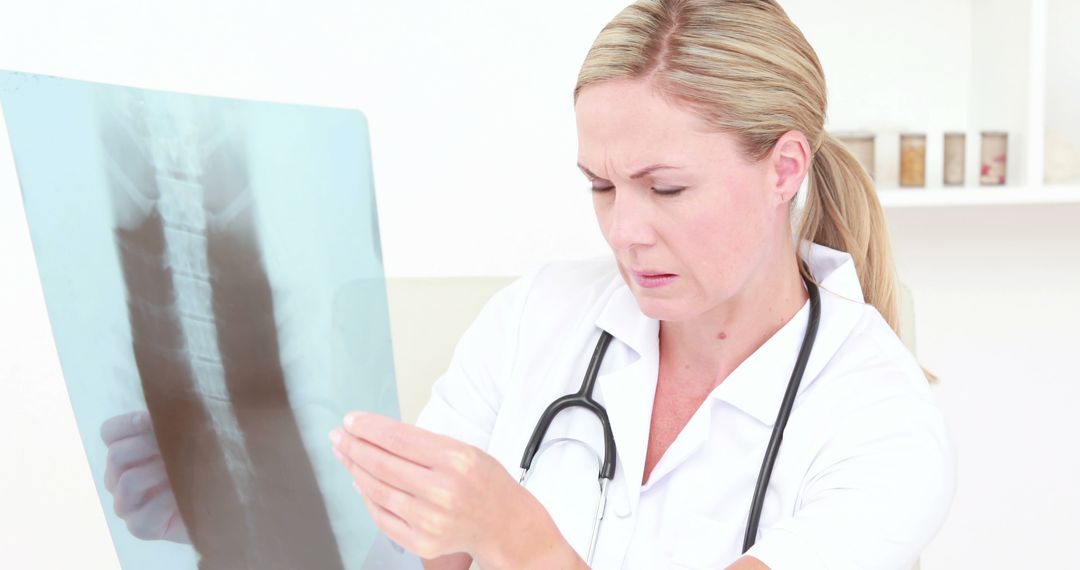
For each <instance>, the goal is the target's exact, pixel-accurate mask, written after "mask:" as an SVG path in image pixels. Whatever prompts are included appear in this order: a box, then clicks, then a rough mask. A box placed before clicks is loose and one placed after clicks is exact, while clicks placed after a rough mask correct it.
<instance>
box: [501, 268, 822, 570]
mask: <svg viewBox="0 0 1080 570" xmlns="http://www.w3.org/2000/svg"><path fill="white" fill-rule="evenodd" d="M804 282H805V283H806V289H807V292H808V293H809V295H810V316H809V320H808V322H807V324H806V332H805V334H804V336H803V341H802V345H801V346H800V347H799V355H798V357H797V358H796V361H795V367H794V369H792V371H791V378H790V379H789V380H788V385H787V390H786V391H785V392H784V398H783V400H782V401H781V404H780V410H779V412H778V413H777V417H776V422H775V423H774V424H773V429H772V434H771V436H770V437H769V443H768V445H767V446H766V448H765V457H764V458H763V459H762V462H761V469H760V471H759V472H758V479H757V483H756V484H755V485H754V496H753V499H752V501H751V503H750V512H749V514H748V516H747V521H746V534H745V535H744V537H743V549H742V551H743V552H744V553H745V552H746V551H747V550H749V549H750V547H752V546H753V545H754V541H755V539H756V537H757V531H758V525H759V523H760V521H761V511H762V508H763V506H764V501H765V493H766V491H767V490H768V486H769V480H770V479H771V478H772V471H773V466H774V465H775V463H776V457H777V455H778V454H779V452H780V443H781V442H782V440H783V437H784V428H785V427H786V426H787V422H788V418H789V417H790V416H791V410H792V407H793V406H794V404H795V397H796V395H797V394H798V392H799V385H800V384H801V383H802V377H803V374H804V373H805V371H806V364H807V362H808V361H809V359H810V353H811V351H812V350H813V347H814V341H815V340H816V338H817V331H818V327H819V325H820V321H821V295H820V292H819V291H818V287H817V284H815V283H814V282H813V280H811V279H804ZM611 339H612V336H611V334H610V333H609V332H607V331H604V330H602V331H601V333H600V338H599V340H597V342H596V348H594V349H593V354H592V358H590V360H589V365H588V368H587V369H586V371H585V378H584V380H582V382H581V387H580V388H579V389H578V391H577V392H575V393H573V394H568V395H566V396H562V397H561V398H558V399H556V400H555V401H554V402H552V403H551V404H550V405H548V407H547V408H545V409H544V412H543V414H541V416H540V420H539V421H537V423H536V427H535V428H534V429H533V432H532V436H531V437H530V438H529V443H528V445H526V446H525V452H524V453H523V454H522V457H521V476H520V478H519V479H518V481H519V482H520V483H521V484H523V485H524V484H525V481H526V479H527V478H528V474H529V470H530V468H531V467H532V462H533V459H534V458H535V457H536V455H537V454H538V451H539V450H540V448H541V444H542V443H543V440H544V435H545V434H546V433H547V430H548V428H549V427H550V426H551V422H552V421H553V420H554V419H555V416H557V415H558V414H559V412H561V411H563V410H565V409H567V408H572V407H581V408H585V409H587V410H589V411H591V412H593V414H595V415H596V417H597V419H599V420H600V425H601V427H602V428H603V431H604V459H603V461H602V462H601V464H600V472H599V476H598V482H599V485H600V498H599V499H598V500H597V512H596V516H595V518H594V519H593V528H592V537H591V540H590V542H589V551H588V557H587V559H586V563H587V564H589V565H591V564H592V559H593V554H594V551H595V549H596V539H597V536H598V534H599V531H600V522H601V521H602V520H603V518H604V511H605V509H606V507H607V491H608V483H609V482H610V481H611V479H612V477H614V475H615V457H616V455H615V437H614V435H613V433H612V431H611V422H610V421H609V420H608V415H607V410H606V409H604V407H603V406H602V405H600V403H599V402H597V401H596V400H594V399H593V397H592V391H593V386H594V385H595V384H596V377H597V375H598V374H599V371H600V364H601V363H602V362H603V359H604V354H605V353H606V352H607V349H608V346H609V345H610V344H611Z"/></svg>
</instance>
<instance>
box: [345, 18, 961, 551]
mask: <svg viewBox="0 0 1080 570" xmlns="http://www.w3.org/2000/svg"><path fill="white" fill-rule="evenodd" d="M574 97H575V111H576V115H577V128H578V136H579V167H580V168H581V170H582V171H583V172H584V173H585V175H586V176H587V177H588V178H589V179H590V181H591V184H592V191H593V197H594V206H595V209H596V215H597V220H598V222H599V225H600V229H601V231H602V233H603V235H604V238H605V239H606V241H607V243H608V244H609V245H610V247H611V250H612V253H613V259H606V260H601V261H589V262H575V263H563V264H551V265H548V266H547V267H545V268H543V269H542V270H540V271H538V272H536V273H534V274H532V275H529V276H526V277H524V278H522V279H521V280H519V281H517V282H516V283H515V284H514V285H512V286H511V287H509V288H508V289H506V290H504V291H503V292H501V293H499V294H498V295H497V296H496V297H495V298H494V299H493V300H492V301H491V302H490V303H489V304H488V305H487V307H485V309H484V310H483V312H482V313H481V315H480V316H479V317H478V319H477V320H476V322H475V323H474V324H473V326H472V327H471V328H470V330H469V331H468V332H467V333H466V335H465V336H464V337H463V338H462V340H461V341H460V343H459V345H458V347H457V350H456V352H455V355H454V359H453V362H452V363H451V366H450V369H449V370H448V371H447V372H446V374H445V375H444V376H443V377H441V378H440V379H439V380H438V382H437V383H436V384H435V387H434V390H433V393H432V399H431V401H430V402H429V404H428V405H427V407H426V408H425V409H424V411H423V412H422V414H421V416H420V418H419V420H418V422H417V426H418V427H413V426H407V425H403V424H400V423H397V422H394V421H392V420H388V419H386V418H381V417H377V416H372V415H370V414H360V413H354V414H350V415H349V416H347V417H346V425H345V426H344V428H343V429H339V430H335V431H334V432H333V433H332V434H331V439H332V440H333V441H334V445H335V451H336V453H337V455H338V457H339V459H340V460H341V461H342V462H343V463H344V464H345V465H346V467H347V468H348V469H349V470H350V472H351V473H352V475H353V477H354V478H355V482H356V487H357V489H358V490H359V492H360V493H361V494H362V495H363V497H364V500H365V502H366V504H367V506H368V508H369V509H370V511H371V513H372V515H373V517H374V519H375V522H376V524H377V525H378V527H379V528H380V529H381V530H382V531H383V532H385V533H386V534H387V535H388V536H389V537H390V538H391V539H393V540H394V541H396V542H397V543H399V544H401V545H402V546H404V547H405V548H407V549H409V550H411V551H413V552H416V553H418V554H420V555H421V556H423V557H425V558H427V559H430V560H429V561H428V562H427V563H426V567H427V568H465V567H467V566H468V564H469V562H470V560H471V559H475V560H476V561H477V562H478V563H479V565H480V566H481V567H485V568H487V567H491V568H577V567H585V566H586V563H585V560H584V559H585V558H587V557H588V553H589V550H591V548H590V543H591V532H590V531H591V524H592V520H593V519H592V514H593V511H592V509H593V508H594V507H593V505H594V504H595V500H596V495H597V490H596V480H595V479H592V477H595V473H596V467H597V463H596V460H595V459H594V458H593V456H592V455H590V453H588V452H583V451H582V449H583V448H584V447H590V448H592V449H593V450H596V451H595V452H596V453H599V452H601V451H602V449H603V447H602V440H601V439H600V431H599V428H598V423H597V422H596V418H595V417H591V416H589V414H588V413H587V412H584V411H582V413H581V414H578V415H575V414H568V415H567V416H566V417H560V419H558V420H556V421H555V422H554V423H553V424H552V427H551V429H550V430H549V431H548V433H547V437H546V440H549V441H556V442H557V443H556V444H555V445H553V446H551V447H550V448H549V449H548V451H546V452H545V453H544V454H542V455H541V456H538V458H537V459H536V462H535V464H534V467H535V474H531V475H530V478H529V481H528V487H523V486H522V485H519V483H518V481H517V479H516V478H515V477H514V476H512V475H511V474H510V473H511V472H514V473H516V472H517V466H518V462H519V461H520V460H521V453H522V451H523V449H524V448H525V446H526V443H527V441H528V440H529V436H530V434H531V432H532V430H533V427H534V425H535V423H536V422H537V420H538V419H539V417H540V415H541V413H542V412H543V410H544V408H545V407H546V406H547V405H548V404H549V403H550V402H551V401H552V400H554V399H556V398H558V397H560V396H562V395H565V394H569V393H572V392H575V391H576V390H577V389H578V385H579V383H580V382H581V375H582V373H583V372H584V370H585V368H586V365H587V363H588V360H589V357H590V356H591V353H592V349H593V345H594V343H596V341H597V338H598V337H599V336H600V334H601V331H607V332H608V333H610V334H611V335H612V337H613V340H612V341H611V345H610V347H609V349H608V352H607V356H606V357H605V359H604V361H603V365H602V367H601V369H600V376H599V379H598V381H597V385H596V394H595V397H596V399H597V400H598V401H599V402H600V403H601V404H603V405H604V406H605V407H606V408H607V413H608V415H609V417H610V421H611V425H612V429H613V431H614V438H615V446H616V449H617V462H616V472H615V477H614V478H613V479H612V481H611V486H610V489H609V491H608V499H607V504H606V507H605V508H604V518H603V521H602V523H601V524H600V527H599V534H598V536H597V539H596V544H595V554H594V555H593V556H594V558H593V560H592V565H593V566H594V567H597V568H618V567H629V568H666V567H699V568H721V567H728V568H738V569H751V568H772V569H774V570H777V569H783V568H860V569H862V568H910V567H911V566H912V564H914V563H915V562H916V560H917V557H918V555H919V552H920V550H921V549H922V548H923V547H924V546H925V545H926V543H927V542H929V540H930V539H931V537H932V536H933V535H934V533H935V532H936V531H937V529H938V527H939V526H940V525H941V523H942V521H943V519H944V517H945V514H946V511H947V509H948V505H949V503H950V501H951V497H952V493H953V485H954V463H953V454H952V450H951V448H950V445H949V441H948V437H947V435H946V433H945V429H944V426H943V422H942V419H941V416H940V413H939V411H938V410H937V408H936V407H935V406H934V404H933V401H932V399H931V396H930V393H929V389H928V386H927V375H925V374H924V372H923V371H922V370H921V369H920V367H919V366H918V365H917V363H916V362H915V360H914V358H913V357H912V355H911V354H910V352H908V351H907V350H906V349H905V348H904V347H903V345H902V344H901V342H900V341H899V339H898V338H897V336H896V333H895V331H896V330H897V316H896V313H897V309H896V299H895V277H894V275H893V267H892V261H891V257H890V252H889V245H888V238H887V235H886V231H885V225H884V221H883V215H882V211H881V207H880V205H879V204H878V201H877V198H876V197H875V191H874V187H873V185H872V183H871V181H870V179H869V177H868V176H867V174H866V173H865V171H864V170H862V169H861V167H860V166H859V165H858V164H857V162H856V161H855V160H854V158H853V157H852V156H851V155H850V154H849V153H848V152H847V151H846V150H844V149H843V147H842V146H841V145H840V144H839V143H838V142H837V141H836V140H835V139H834V138H832V137H830V136H829V135H828V134H827V133H826V132H824V130H823V124H824V120H825V112H826V89H825V82H824V74H823V72H822V69H821V65H820V63H819V61H818V59H817V57H816V55H815V53H814V51H813V50H812V49H811V47H810V46H809V45H808V44H807V42H806V40H805V38H804V37H803V36H802V34H801V32H800V31H799V30H798V28H796V27H795V25H794V24H792V22H791V21H790V20H789V19H788V17H787V15H786V14H785V13H784V11H783V10H782V9H781V8H780V6H778V5H777V4H776V3H775V2H774V1H773V0H685V1H682V0H639V1H638V2H635V3H634V4H633V5H631V6H629V7H628V8H626V9H625V10H623V11H622V12H621V13H619V14H618V15H617V16H616V17H615V19H614V20H612V21H611V23H609V24H608V25H607V26H606V27H605V28H604V29H603V31H602V32H601V33H600V35H599V37H598V38H597V39H596V41H595V43H594V44H593V47H592V49H591V50H590V51H589V53H588V56H587V57H586V60H585V63H584V65H583V66H582V69H581V73H580V75H579V78H578V83H577V87H576V88H575V91H574ZM807 176H810V181H809V182H810V183H809V194H808V196H807V199H806V206H805V209H804V212H803V215H802V218H801V221H800V223H799V225H798V229H797V232H794V233H793V231H792V229H791V223H790V220H791V214H792V212H793V209H792V204H793V201H794V198H795V195H796V193H797V192H798V190H799V188H800V185H801V183H802V182H803V180H804V179H805V178H806V177H807ZM800 260H802V261H803V262H805V264H806V266H807V267H805V268H803V267H802V266H801V264H800ZM804 278H805V279H806V280H808V281H809V282H810V283H811V284H816V285H817V286H819V288H820V296H821V308H820V311H821V313H820V315H821V316H820V325H819V329H818V331H817V337H816V342H814V344H813V348H812V351H811V353H810V357H809V360H808V362H807V365H806V370H805V373H804V376H803V379H802V382H801V385H800V387H799V391H798V395H797V397H796V399H795V402H794V409H793V411H792V412H791V415H790V420H789V421H788V423H787V427H786V430H785V431H784V439H783V446H782V447H781V448H780V453H779V456H778V458H777V460H776V463H775V467H774V470H773V472H772V477H771V479H770V483H769V486H768V492H767V493H766V495H765V497H766V498H765V503H764V508H763V511H762V514H761V521H760V526H759V529H758V532H757V533H754V536H753V537H752V538H754V539H755V541H754V545H753V546H752V547H751V548H750V549H749V550H748V551H746V552H745V553H743V552H742V548H741V547H742V541H743V531H744V528H745V526H746V524H747V514H746V513H747V509H748V507H749V505H750V501H751V495H752V493H753V486H754V483H755V481H756V478H757V476H758V473H759V469H760V467H761V459H762V456H763V454H764V451H765V447H766V444H767V442H768V440H769V436H770V433H771V430H772V427H773V423H774V422H775V420H776V415H777V410H778V408H779V406H780V402H781V399H782V397H783V393H784V390H785V388H786V385H787V379H788V377H789V375H790V374H791V372H790V371H791V370H792V366H793V365H794V363H795V360H796V355H797V354H798V352H799V349H800V346H801V345H800V343H801V341H802V338H803V333H804V331H805V330H806V328H807V325H808V322H809V310H810V307H809V302H808V299H809V295H810V294H809V292H808V287H807V286H806V285H804ZM432 432H435V433H432ZM562 437H566V438H571V439H574V440H583V441H584V442H585V443H586V444H587V445H586V446H581V445H573V444H568V443H567V444H564V443H565V442H564V441H563V440H562V439H560V438H562ZM541 479H543V480H542V481H541ZM583 485H588V486H591V489H590V488H589V487H583ZM589 493H591V495H590V494H589Z"/></svg>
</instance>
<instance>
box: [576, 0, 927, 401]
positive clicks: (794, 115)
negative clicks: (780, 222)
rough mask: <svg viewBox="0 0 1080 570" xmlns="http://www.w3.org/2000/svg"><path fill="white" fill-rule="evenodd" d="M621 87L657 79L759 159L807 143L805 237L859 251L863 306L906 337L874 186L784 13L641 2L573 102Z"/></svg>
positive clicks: (720, 1) (713, 0)
mask: <svg viewBox="0 0 1080 570" xmlns="http://www.w3.org/2000/svg"><path fill="white" fill-rule="evenodd" d="M622 78H642V79H648V80H650V81H651V82H652V83H653V84H654V85H655V87H656V90H657V92H658V93H659V94H660V95H661V96H663V97H665V98H667V99H669V100H671V101H673V102H676V103H679V104H681V105H683V106H685V107H687V108H689V109H690V110H692V111H694V112H695V113H696V114H697V115H699V116H700V117H701V118H702V119H703V120H704V121H705V122H706V123H707V124H708V125H710V126H711V127H713V128H715V129H716V130H717V131H720V132H726V133H730V134H732V135H734V136H735V137H736V139H737V140H738V141H739V145H740V148H741V150H742V152H743V153H744V155H745V156H746V157H747V158H748V159H750V160H752V161H755V162H756V161H759V160H761V159H763V158H765V156H766V155H767V154H768V153H769V152H770V151H771V150H772V148H773V145H775V144H776V141H777V140H778V139H779V138H780V136H781V135H783V134H784V133H786V132H788V131H792V130H795V131H799V132H801V133H802V134H803V135H804V136H806V139H807V141H809V142H810V145H811V150H812V152H813V165H812V167H811V169H810V171H811V174H810V184H809V192H808V194H807V197H806V205H805V206H804V208H803V214H802V218H801V220H800V221H799V225H798V230H797V233H798V236H799V238H801V239H804V240H807V241H810V242H814V243H818V244H821V245H824V246H827V247H830V248H833V249H837V250H841V251H845V252H847V253H849V254H851V257H852V259H853V260H854V262H855V269H856V272H857V273H858V276H859V282H860V283H861V284H862V292H863V298H864V299H865V301H866V302H867V303H870V304H871V305H873V306H874V307H875V308H876V309H877V310H878V312H879V313H881V316H882V317H884V319H885V321H886V322H887V323H888V324H889V326H890V327H892V329H893V331H895V332H896V333H897V334H899V316H898V313H899V311H898V308H897V286H896V276H895V271H894V268H893V260H892V252H891V248H890V246H889V238H888V234H887V233H886V228H885V215H884V212H883V211H882V208H881V204H880V202H879V201H878V198H877V192H876V190H875V188H874V183H873V181H872V180H871V179H870V176H869V175H868V174H867V173H866V170H865V169H864V168H863V167H862V165H860V164H859V162H858V161H857V160H856V159H855V157H854V156H852V154H851V153H850V152H848V150H847V149H846V148H845V147H844V146H843V144H842V143H840V142H839V141H838V140H837V139H835V138H834V137H832V136H831V135H829V134H828V133H827V132H825V130H824V124H825V109H826V103H827V97H826V89H825V74H824V72H823V71H822V68H821V62H820V61H818V57H817V54H816V53H814V50H813V48H811V47H810V44H809V43H808V42H807V41H806V38H805V37H803V35H802V32H801V31H800V30H799V28H798V27H796V26H795V24H794V23H792V22H791V19H790V18H788V16H787V13H786V12H784V10H783V8H781V7H780V5H779V4H777V3H776V2H775V1H774V0H638V1H637V2H634V3H633V4H631V5H630V6H627V7H626V8H624V9H623V10H622V11H621V12H619V14H618V15H616V16H615V18H614V19H613V20H612V21H611V22H609V23H608V24H607V25H606V26H605V27H604V29H603V30H601V32H600V34H599V35H598V36H597V38H596V40H595V41H594V42H593V45H592V47H591V48H590V49H589V53H588V55H587V56H586V57H585V62H584V63H583V64H582V66H581V72H580V73H579V75H578V80H577V85H576V86H575V87H574V101H575V102H576V101H577V97H578V94H579V93H580V92H581V90H582V89H583V88H584V87H586V86H587V85H590V84H592V83H596V82H599V81H606V80H609V79H622ZM792 203H794V200H792ZM800 265H801V264H800ZM804 273H805V271H804ZM804 276H805V277H807V278H809V279H812V276H811V275H804ZM926 374H927V378H929V379H931V380H933V379H934V377H933V375H932V374H930V373H929V372H926Z"/></svg>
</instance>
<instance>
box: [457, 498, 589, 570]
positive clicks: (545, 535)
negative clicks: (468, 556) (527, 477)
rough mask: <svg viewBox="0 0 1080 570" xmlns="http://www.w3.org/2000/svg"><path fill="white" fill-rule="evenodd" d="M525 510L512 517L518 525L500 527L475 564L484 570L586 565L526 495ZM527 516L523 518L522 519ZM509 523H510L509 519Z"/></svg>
mask: <svg viewBox="0 0 1080 570" xmlns="http://www.w3.org/2000/svg"><path fill="white" fill-rule="evenodd" d="M522 490H523V491H524V489H522ZM524 492H525V494H526V495H528V499H529V501H528V502H527V503H526V504H525V505H523V506H524V507H525V508H523V509H521V510H520V511H517V512H516V513H513V515H516V516H517V517H518V520H519V521H520V523H521V524H517V525H503V526H502V529H503V532H501V533H497V534H498V536H492V537H491V538H492V540H491V541H490V543H489V545H488V548H486V549H485V552H484V555H482V556H477V557H476V561H477V564H478V565H479V566H480V568H483V569H484V570H488V569H492V570H501V569H504V568H505V569H514V570H518V569H532V568H536V569H544V570H549V569H559V570H581V569H587V568H588V565H587V564H586V563H585V561H584V560H582V559H581V557H580V556H578V554H577V552H576V551H575V550H574V549H573V547H571V546H570V543H568V542H567V541H566V539H565V538H563V535H562V533H561V532H559V528H558V527H557V526H556V525H555V521H554V520H552V519H551V516H550V515H549V514H548V512H547V510H546V509H544V507H543V505H541V504H540V503H539V502H538V501H536V500H535V498H533V496H532V495H531V494H528V491H524ZM525 513H528V515H527V516H523V515H524V514H525ZM509 520H512V518H511V519H509Z"/></svg>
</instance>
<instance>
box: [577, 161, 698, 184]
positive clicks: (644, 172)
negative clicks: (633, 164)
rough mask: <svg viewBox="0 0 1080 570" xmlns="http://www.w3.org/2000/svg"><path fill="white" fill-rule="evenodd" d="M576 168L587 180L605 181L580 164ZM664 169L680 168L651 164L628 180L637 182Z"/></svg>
mask: <svg viewBox="0 0 1080 570" xmlns="http://www.w3.org/2000/svg"><path fill="white" fill-rule="evenodd" d="M577 166H578V168H580V169H581V171H582V172H584V173H585V175H586V176H588V177H589V178H595V179H597V180H606V179H604V178H600V177H599V176H597V175H595V174H593V173H592V171H590V170H589V169H588V168H585V167H584V166H582V165H581V164H578V165H577ZM665 168H671V169H676V170H678V169H679V168H680V167H678V166H671V165H667V164H653V165H650V166H646V167H645V168H642V169H641V170H639V171H637V172H635V173H633V174H631V175H630V179H631V180H637V179H638V178H641V177H642V176H646V175H648V174H650V173H652V172H653V171H656V170H663V169H665Z"/></svg>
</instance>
